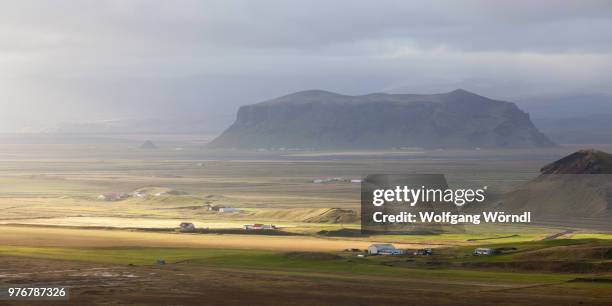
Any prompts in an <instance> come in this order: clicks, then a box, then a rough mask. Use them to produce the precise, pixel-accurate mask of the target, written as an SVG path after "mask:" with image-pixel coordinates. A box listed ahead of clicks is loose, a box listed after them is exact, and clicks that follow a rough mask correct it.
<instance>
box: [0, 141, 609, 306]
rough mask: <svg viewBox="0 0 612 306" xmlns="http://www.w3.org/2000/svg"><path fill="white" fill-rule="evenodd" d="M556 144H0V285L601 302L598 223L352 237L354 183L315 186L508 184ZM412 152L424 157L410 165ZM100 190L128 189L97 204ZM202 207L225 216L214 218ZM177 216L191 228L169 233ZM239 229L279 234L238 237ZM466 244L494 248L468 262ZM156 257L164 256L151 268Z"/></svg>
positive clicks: (604, 248)
mask: <svg viewBox="0 0 612 306" xmlns="http://www.w3.org/2000/svg"><path fill="white" fill-rule="evenodd" d="M558 150H564V149H558ZM555 152H557V151H550V150H545V151H542V152H535V153H534V152H525V151H514V152H511V151H510V152H508V151H504V152H498V153H500V155H499V156H506V157H507V156H512V154H518V155H521V154H522V155H521V156H523V158H508V159H496V158H491V157H492V156H495V152H480V151H479V152H467V153H466V152H457V153H453V154H457V156H458V158H456V159H455V158H449V157H448V156H442V155H440V154H442V153H440V152H420V151H418V152H417V151H414V152H361V153H355V152H349V153H347V152H306V153H304V152H301V153H300V152H298V153H291V152H242V153H238V152H215V151H206V150H202V149H198V148H194V147H191V148H187V149H185V150H181V151H176V150H172V149H160V150H159V151H155V152H150V151H147V152H144V151H140V150H138V149H135V148H133V147H129V146H125V145H121V144H120V145H117V147H115V148H114V149H110V148H108V147H105V146H93V147H92V146H89V145H50V146H47V147H45V146H38V145H29V146H9V147H8V148H5V150H4V151H3V152H0V157H3V158H4V159H3V160H0V211H2V215H1V216H0V262H2V263H3V266H4V267H8V268H7V269H5V270H3V271H2V272H1V273H0V274H2V275H4V278H3V279H0V283H3V284H10V283H13V282H17V283H21V284H24V283H25V284H27V283H41V282H42V283H44V282H54V283H61V284H72V285H74V286H75V289H74V290H75V291H74V296H75V300H74V303H78V304H98V303H103V301H105V300H106V299H107V298H109V297H111V298H112V299H113V301H115V302H116V303H118V304H122V303H136V304H142V305H151V304H154V305H155V304H159V305H164V304H168V303H175V302H176V301H182V302H181V303H182V304H185V305H193V304H194V303H195V302H194V301H201V299H208V301H211V302H213V301H217V299H222V298H223V297H227V296H228V294H229V295H232V294H231V293H230V292H232V291H235V292H239V293H241V294H243V296H251V297H258V298H259V299H258V301H269V302H271V301H275V300H277V299H278V298H282V297H283V296H286V297H288V296H291V297H295V296H296V292H307V293H305V294H302V295H301V297H300V300H299V303H296V304H301V305H312V304H316V302H317V301H318V302H321V301H325V303H326V304H330V303H334V304H337V305H343V304H346V305H354V304H359V303H364V301H365V303H366V304H372V303H371V302H373V301H375V300H376V299H379V298H383V297H384V298H386V299H387V300H386V301H387V302H389V303H392V302H398V301H399V302H400V303H404V304H406V303H407V304H410V303H412V304H414V303H415V301H419V300H415V299H414V298H413V296H417V295H420V296H427V298H428V301H429V304H431V305H448V304H449V303H452V304H455V305H462V304H466V305H467V304H470V305H471V304H473V301H471V299H470V298H469V297H470V295H465V294H463V295H461V294H460V293H461V292H470V293H471V295H472V296H476V297H478V298H479V299H480V300H481V301H485V302H486V303H485V304H487V303H495V304H498V305H503V304H504V302H505V301H508V299H511V300H512V301H522V302H524V304H529V302H530V301H532V302H534V303H535V304H534V305H537V304H538V303H537V302H540V303H539V304H549V305H552V304H554V305H564V304H578V303H580V302H587V303H589V304H594V305H595V304H602V305H605V304H607V303H609V302H610V301H612V287H610V286H611V285H610V284H612V280H611V279H612V274H611V271H612V268H611V267H612V251H611V250H612V234H610V233H609V232H607V231H601V230H589V229H584V228H573V229H572V230H573V232H565V231H566V230H568V228H566V227H564V226H563V224H558V225H548V226H543V225H531V226H521V225H506V226H502V225H487V224H481V225H470V226H465V227H464V231H463V232H461V233H442V234H430V235H361V234H360V233H359V223H358V221H359V193H360V184H355V183H349V182H333V183H322V184H320V183H314V182H313V179H315V178H319V177H342V178H346V179H351V178H362V177H364V176H365V175H368V174H372V173H444V174H445V175H446V177H447V179H448V181H449V183H450V184H451V185H452V184H458V183H460V184H467V185H475V186H479V185H483V184H494V185H495V186H498V188H501V189H508V188H512V187H513V186H516V185H518V184H521V183H523V182H525V181H527V180H529V179H531V178H533V177H534V176H535V175H537V170H538V169H539V167H540V166H541V165H542V164H543V163H544V162H545V158H546V156H549V155H554V154H562V152H557V153H555ZM423 154H425V155H428V154H429V155H428V156H429V157H430V158H420V157H422V155H423ZM470 154H472V155H471V156H470ZM530 154H531V155H530ZM447 155H448V154H447ZM532 155H533V156H532ZM466 156H467V157H466ZM415 157H418V158H415ZM108 192H125V193H130V194H131V193H134V192H139V193H140V195H139V196H136V195H133V196H131V197H129V198H127V199H123V200H120V201H105V200H101V199H99V198H98V196H99V195H101V194H104V193H108ZM206 205H209V206H226V207H233V208H237V209H238V210H239V211H238V212H234V213H220V212H217V211H211V210H208V208H207V206H206ZM181 222H192V223H194V225H195V226H196V228H198V229H199V230H203V231H198V232H194V233H182V232H179V231H178V230H177V228H178V226H179V224H180V223H181ZM253 223H264V224H274V225H276V226H277V227H278V228H279V229H278V230H277V231H275V232H271V233H261V234H260V233H253V232H244V231H240V230H239V229H241V228H242V226H243V225H245V224H253ZM274 233H278V234H274ZM557 233H564V234H563V235H560V236H559V237H556V236H555V234H557ZM281 234H282V235H281ZM549 237H554V239H548V238H549ZM372 243H393V244H394V245H395V246H396V247H399V248H404V249H409V250H414V249H420V248H426V247H431V248H433V249H434V255H432V256H414V255H411V253H409V254H407V255H403V256H397V257H396V256H389V257H387V256H373V257H367V256H366V257H363V256H358V255H365V254H364V250H365V249H367V247H368V246H369V245H370V244H372ZM476 247H491V248H497V249H503V250H505V251H504V252H503V253H502V254H499V255H495V256H490V257H478V256H472V255H471V253H472V251H473V249H474V248H476ZM346 249H358V250H359V251H356V250H353V251H350V252H349V251H345V250H346ZM577 254H578V255H577ZM160 259H163V260H164V261H165V263H166V264H165V265H157V261H158V260H160ZM70 271H80V272H78V273H77V272H70ZM100 271H112V272H100ZM109 275H110V276H109ZM125 275H127V276H125ZM187 279H189V280H190V281H189V282H187V281H186V280H187ZM203 284H207V286H208V287H206V286H204V285H203ZM203 286H204V287H203ZM147 288H148V289H147ZM151 288H155V290H159V291H160V292H163V293H160V294H155V293H154V292H151V291H150V290H152V289H151ZM163 288H172V290H175V291H174V293H167V292H166V291H167V290H164V289H163ZM203 288H215V290H213V291H209V290H203ZM273 288H282V289H280V290H279V291H275V290H276V289H273ZM315 292H316V294H315ZM560 292H561V293H560ZM166 297H171V298H172V299H170V300H169V299H166ZM530 297H531V298H530ZM245 301H246V300H244V299H242V300H241V299H234V300H232V303H230V304H243V303H244V302H245ZM368 301H369V302H370V303H367V302H368ZM181 303H178V304H181Z"/></svg>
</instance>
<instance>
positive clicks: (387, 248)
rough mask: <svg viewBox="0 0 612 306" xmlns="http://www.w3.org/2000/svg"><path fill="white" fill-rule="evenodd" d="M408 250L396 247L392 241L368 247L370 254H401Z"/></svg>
mask: <svg viewBox="0 0 612 306" xmlns="http://www.w3.org/2000/svg"><path fill="white" fill-rule="evenodd" d="M405 253H406V252H405V251H404V250H402V249H396V248H395V246H393V245H392V244H390V243H376V244H372V245H370V246H369V247H368V254H370V255H401V254H405Z"/></svg>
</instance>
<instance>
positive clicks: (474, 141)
mask: <svg viewBox="0 0 612 306" xmlns="http://www.w3.org/2000/svg"><path fill="white" fill-rule="evenodd" d="M553 145H554V143H553V142H551V141H550V140H549V139H548V138H547V137H546V136H544V135H543V134H542V133H540V132H539V131H538V130H537V129H536V128H535V126H534V125H533V123H532V122H531V120H530V119H529V115H528V114H527V113H525V112H523V111H521V110H520V109H519V108H518V107H517V106H516V105H515V104H514V103H510V102H504V101H498V100H492V99H489V98H486V97H483V96H480V95H477V94H474V93H470V92H468V91H465V90H455V91H452V92H448V93H442V94H432V95H416V94H385V93H374V94H368V95H362V96H348V95H341V94H336V93H332V92H328V91H322V90H310V91H302V92H298V93H294V94H290V95H287V96H283V97H279V98H276V99H272V100H269V101H264V102H261V103H257V104H252V105H246V106H243V107H241V108H240V109H239V110H238V115H237V119H236V121H235V122H234V124H232V126H230V127H229V128H228V129H227V130H226V131H224V132H223V133H222V134H221V135H220V136H219V137H217V138H216V139H215V140H213V141H212V142H211V143H210V146H211V147H222V148H281V147H283V148H315V149H333V148H346V149H351V148H370V149H371V148H380V149H388V148H393V147H395V148H398V147H424V148H474V147H493V148H496V147H503V148H508V147H547V146H553Z"/></svg>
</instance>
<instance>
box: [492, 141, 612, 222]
mask: <svg viewBox="0 0 612 306" xmlns="http://www.w3.org/2000/svg"><path fill="white" fill-rule="evenodd" d="M540 172H541V175H540V176H538V177H537V178H535V179H533V180H532V181H530V182H529V183H527V184H524V185H522V186H519V187H517V188H516V189H514V190H512V191H511V192H509V193H507V194H506V195H504V197H503V200H502V201H500V202H499V204H498V206H497V207H496V209H497V210H500V211H505V212H506V213H508V212H524V211H530V212H532V215H533V219H534V221H535V222H537V223H549V224H552V225H558V226H570V227H585V228H599V229H606V230H611V229H612V228H610V222H612V154H609V153H606V152H602V151H597V150H581V151H578V152H575V153H572V154H570V155H568V156H566V157H564V158H562V159H560V160H557V161H555V162H553V163H550V164H548V165H546V166H544V167H542V169H541V170H540Z"/></svg>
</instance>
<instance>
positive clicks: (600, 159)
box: [540, 149, 612, 174]
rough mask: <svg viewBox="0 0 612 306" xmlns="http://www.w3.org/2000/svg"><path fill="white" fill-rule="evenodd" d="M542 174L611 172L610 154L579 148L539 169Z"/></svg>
mask: <svg viewBox="0 0 612 306" xmlns="http://www.w3.org/2000/svg"><path fill="white" fill-rule="evenodd" d="M540 172H541V173H542V174H612V154H610V153H606V152H603V151H598V150H593V149H591V150H580V151H578V152H575V153H572V154H570V155H568V156H566V157H564V158H562V159H560V160H558V161H555V162H553V163H550V164H548V165H546V166H544V167H542V169H541V170H540Z"/></svg>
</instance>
